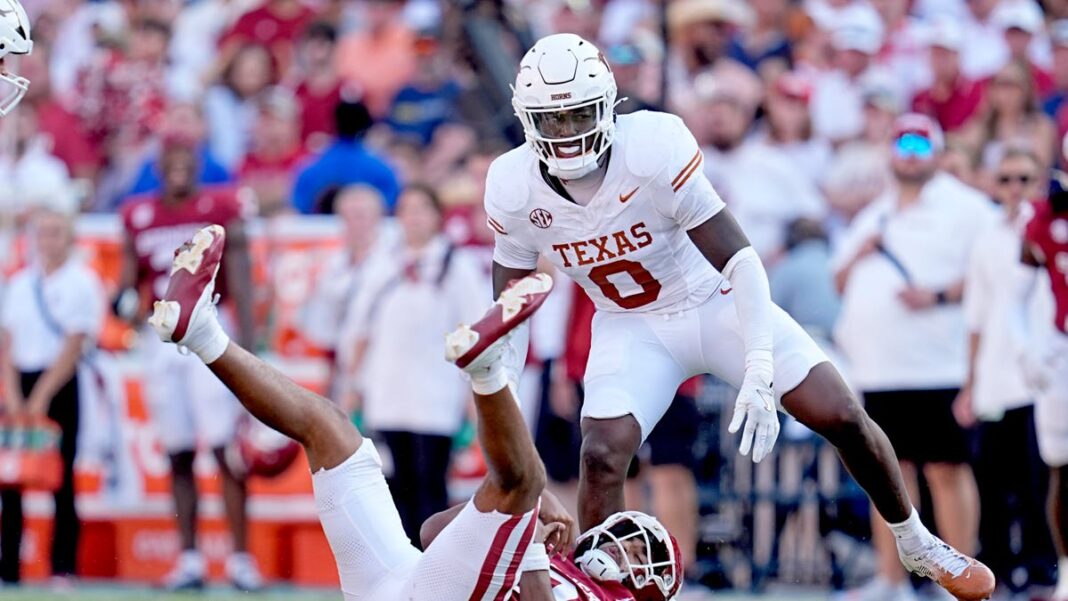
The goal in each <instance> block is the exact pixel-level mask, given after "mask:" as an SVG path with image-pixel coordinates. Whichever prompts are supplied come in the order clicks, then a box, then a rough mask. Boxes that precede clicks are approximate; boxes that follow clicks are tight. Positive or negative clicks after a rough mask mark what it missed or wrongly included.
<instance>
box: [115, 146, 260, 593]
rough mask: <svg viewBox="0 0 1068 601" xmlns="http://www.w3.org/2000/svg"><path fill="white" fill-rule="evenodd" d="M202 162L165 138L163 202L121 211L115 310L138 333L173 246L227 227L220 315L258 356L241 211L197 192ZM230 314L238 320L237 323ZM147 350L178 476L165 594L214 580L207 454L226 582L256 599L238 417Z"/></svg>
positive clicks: (163, 281)
mask: <svg viewBox="0 0 1068 601" xmlns="http://www.w3.org/2000/svg"><path fill="white" fill-rule="evenodd" d="M198 162H199V161H198V156H197V150H196V145H195V143H194V142H193V141H192V140H190V139H188V138H181V137H178V136H174V137H171V138H168V139H167V140H165V141H164V144H163V148H162V150H161V152H160V158H159V165H160V175H161V179H162V182H163V186H162V188H161V190H160V192H159V193H158V194H149V195H144V196H141V197H137V198H134V199H132V200H131V201H130V202H128V203H127V204H126V205H125V206H123V208H122V214H121V216H122V222H123V226H124V229H125V239H124V242H123V266H122V274H121V279H120V282H119V290H120V294H119V296H118V301H117V302H116V305H115V307H116V309H117V310H118V312H119V314H120V316H121V317H124V318H125V319H127V320H128V321H130V322H131V323H141V324H145V321H144V316H143V308H147V307H149V306H151V304H152V301H155V300H159V298H160V296H161V295H162V294H163V293H164V292H165V291H166V289H167V282H168V281H169V279H170V273H169V269H170V267H169V265H168V260H169V259H170V258H171V257H173V256H174V241H175V240H184V239H188V238H189V237H191V236H192V235H193V234H194V233H195V232H196V231H198V230H199V229H200V228H202V227H204V226H206V225H210V224H213V223H216V224H221V225H223V226H224V227H225V228H226V240H227V253H226V255H227V258H226V262H225V265H224V267H223V275H222V277H223V281H222V282H221V283H220V286H219V289H218V292H219V293H220V294H223V295H225V297H226V298H225V299H224V300H223V302H224V303H225V304H224V305H223V315H224V316H225V317H226V318H225V321H226V322H228V323H231V324H232V323H234V322H235V321H236V323H237V333H238V335H239V338H240V339H241V340H242V346H245V345H249V346H245V348H254V347H253V346H251V345H253V343H254V331H253V322H252V301H251V299H252V282H251V266H250V264H249V254H248V240H247V238H246V235H245V228H244V217H245V215H244V213H245V211H244V207H243V206H242V204H241V202H240V201H239V200H238V198H237V194H236V193H235V191H234V190H232V189H230V188H228V187H214V188H201V187H200V185H199V184H198V183H197V169H198ZM138 299H139V300H138ZM231 300H232V301H233V302H232V305H231V303H230V302H229V301H231ZM231 307H232V308H233V313H234V314H236V315H235V317H236V319H234V318H230V314H231V311H230V309H231ZM145 325H146V326H147V324H145ZM230 329H234V328H230ZM141 341H142V344H143V345H144V346H143V349H144V351H143V352H144V353H145V361H146V367H145V379H144V382H145V384H146V386H145V396H146V398H147V400H148V403H149V406H150V408H151V416H152V420H153V422H154V423H155V425H156V431H157V434H158V435H159V438H160V442H161V443H162V446H163V450H164V451H165V452H166V453H167V459H168V461H169V463H170V467H171V491H172V493H173V495H174V507H175V517H176V518H177V522H178V532H179V537H180V543H181V553H180V555H179V557H178V561H177V562H176V565H175V566H174V568H173V570H172V571H171V572H170V573H169V574H167V576H166V577H165V579H164V581H163V586H164V587H165V588H167V589H169V590H187V589H198V588H201V587H203V584H204V579H205V578H206V575H207V565H206V561H205V559H204V556H203V555H202V554H201V553H200V551H199V550H198V548H197V535H196V533H197V515H198V500H197V497H198V493H197V484H196V477H195V474H194V471H193V464H194V460H195V459H196V454H197V449H198V447H201V448H203V449H205V450H209V451H210V452H211V454H212V455H213V456H214V458H215V463H216V466H217V469H218V473H219V478H220V480H221V484H222V497H223V505H224V507H225V510H226V516H227V520H228V522H229V526H230V534H231V538H232V550H233V553H232V554H231V555H230V556H229V557H228V558H227V561H226V576H227V577H228V578H229V580H230V581H231V583H232V584H233V585H234V586H235V587H236V588H238V589H240V590H245V591H248V590H256V589H259V588H261V587H262V585H263V581H262V578H261V576H260V574H259V570H258V569H257V567H256V562H255V560H254V559H253V558H252V556H251V555H250V554H249V552H248V532H247V527H248V524H247V514H246V501H247V495H248V492H247V489H246V484H245V481H244V475H243V474H239V473H237V472H236V471H234V470H233V469H232V468H231V467H230V464H229V463H228V462H227V460H226V447H227V446H228V445H230V444H232V443H233V441H234V438H235V436H236V432H237V423H238V420H239V418H240V416H241V411H242V410H241V407H240V406H239V405H238V403H237V399H236V398H234V397H233V396H232V395H231V394H230V393H229V391H227V390H226V389H225V387H224V386H223V385H222V383H221V382H220V381H219V380H218V379H217V378H215V377H213V376H212V375H211V374H210V373H207V372H206V371H205V370H206V369H207V368H206V366H205V365H204V364H203V363H202V362H200V361H199V360H197V358H196V357H192V356H189V355H188V354H183V353H179V352H177V351H176V349H175V348H173V347H171V346H169V345H166V344H164V343H162V342H160V341H159V337H158V336H155V335H152V336H142V337H141Z"/></svg>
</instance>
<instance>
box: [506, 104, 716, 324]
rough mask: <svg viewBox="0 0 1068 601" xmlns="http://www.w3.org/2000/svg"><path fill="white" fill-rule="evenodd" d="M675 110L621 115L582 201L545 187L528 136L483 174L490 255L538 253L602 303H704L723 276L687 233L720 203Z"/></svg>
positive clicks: (517, 261)
mask: <svg viewBox="0 0 1068 601" xmlns="http://www.w3.org/2000/svg"><path fill="white" fill-rule="evenodd" d="M702 161H703V157H702V155H701V150H700V148H698V146H697V141H696V140H694V137H693V135H692V134H690V132H689V130H688V129H687V128H686V126H685V125H684V124H683V122H682V120H681V119H679V118H678V117H676V116H674V115H669V114H666V113H656V112H651V111H641V112H638V113H633V114H630V115H619V116H618V117H617V120H616V134H615V139H614V140H613V142H612V149H611V154H610V156H609V158H608V165H607V170H606V172H605V174H604V182H603V183H602V184H601V187H600V189H599V190H597V192H596V193H595V194H594V196H593V198H592V199H590V201H589V203H587V204H586V205H585V206H583V205H580V204H577V203H575V202H572V201H570V200H568V199H566V198H564V197H563V196H561V195H560V194H559V193H557V192H556V191H555V190H553V188H552V187H550V184H549V183H548V182H547V181H546V179H545V178H544V177H543V175H542V172H541V166H540V162H539V160H538V157H537V155H536V154H535V153H534V151H533V150H531V148H530V147H529V146H528V145H523V146H521V147H519V148H516V149H514V150H511V151H510V152H508V153H505V154H504V155H502V156H500V157H498V158H497V160H495V161H494V162H493V164H492V165H491V166H490V169H489V173H488V175H487V177H486V213H487V215H488V222H489V225H490V227H491V228H492V229H493V230H494V232H495V236H496V241H495V247H494V253H493V259H494V261H496V262H497V263H499V264H500V265H502V266H504V267H510V268H515V269H533V268H534V267H535V265H536V263H537V259H538V256H539V255H541V256H543V257H545V258H547V259H548V260H549V261H551V262H552V263H553V264H554V265H555V266H556V268H557V269H559V270H560V271H562V272H564V273H566V274H567V275H568V276H570V277H571V278H572V279H573V280H575V281H576V282H578V283H579V284H580V285H581V286H582V287H583V288H584V289H585V290H586V292H587V293H588V294H589V296H590V298H591V299H593V302H594V303H595V304H596V305H597V309H598V310H600V311H642V312H656V313H659V312H672V311H679V310H683V309H687V308H691V307H694V306H698V305H700V304H702V303H704V302H705V301H706V300H707V299H708V298H709V297H710V296H711V295H712V294H714V293H715V291H716V290H717V288H718V287H719V284H720V282H721V280H722V276H721V275H720V274H719V273H718V272H717V271H716V270H715V269H714V268H713V267H712V266H711V265H710V264H709V262H708V261H707V260H706V259H705V258H704V257H703V256H702V255H701V253H700V251H698V250H697V247H696V246H694V244H693V243H692V242H691V241H690V239H689V236H687V234H686V232H687V230H689V229H692V228H694V227H696V226H698V225H700V224H701V223H703V222H705V221H706V220H708V219H709V218H711V217H712V216H714V215H715V214H716V213H718V212H719V211H720V210H722V209H723V207H724V204H723V201H722V200H721V199H720V197H719V195H718V194H717V193H716V191H715V190H714V189H713V188H712V185H711V184H710V183H709V181H708V179H707V178H706V177H705V176H704V174H703V172H702V170H701V164H702Z"/></svg>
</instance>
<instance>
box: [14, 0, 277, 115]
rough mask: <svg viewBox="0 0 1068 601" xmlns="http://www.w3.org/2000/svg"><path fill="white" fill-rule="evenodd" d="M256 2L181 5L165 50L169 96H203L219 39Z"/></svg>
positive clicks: (209, 1)
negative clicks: (170, 94) (168, 65)
mask: <svg viewBox="0 0 1068 601" xmlns="http://www.w3.org/2000/svg"><path fill="white" fill-rule="evenodd" d="M258 1H259V0H197V2H188V3H183V6H182V9H181V11H179V13H178V15H177V16H176V17H175V18H174V21H173V22H172V23H171V43H170V48H169V49H168V51H167V55H168V58H169V59H170V69H169V71H170V72H169V73H168V83H169V84H170V89H171V93H172V95H175V96H178V97H180V98H193V97H198V96H200V95H201V94H203V92H204V90H205V89H206V88H207V86H208V85H209V84H210V83H211V81H212V80H214V79H215V76H216V75H217V73H216V70H217V69H218V68H219V66H220V65H218V58H219V40H220V39H221V38H222V36H223V34H224V33H226V32H227V31H228V30H230V28H231V27H232V26H233V25H234V23H236V22H237V20H238V19H239V18H240V17H241V16H242V15H244V14H245V13H247V12H248V11H250V10H252V9H253V8H255V6H256V4H257V3H258ZM35 33H36V31H35ZM35 50H36V49H35ZM35 83H36V82H35Z"/></svg>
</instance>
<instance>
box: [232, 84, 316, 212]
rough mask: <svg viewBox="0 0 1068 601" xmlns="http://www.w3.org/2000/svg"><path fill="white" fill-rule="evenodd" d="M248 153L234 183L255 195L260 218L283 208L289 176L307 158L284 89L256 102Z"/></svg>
mask: <svg viewBox="0 0 1068 601" xmlns="http://www.w3.org/2000/svg"><path fill="white" fill-rule="evenodd" d="M257 105H258V110H257V115H256V121H255V123H254V127H253V128H252V143H251V149H250V151H249V153H248V154H246V155H245V160H244V161H242V163H241V166H240V167H239V168H238V171H237V179H238V182H239V183H240V184H241V185H243V186H248V187H249V188H250V189H251V190H252V191H253V193H255V195H256V201H257V202H256V204H257V206H258V207H259V212H260V214H261V215H270V214H273V213H276V212H278V211H280V210H283V209H285V208H286V205H287V203H288V201H289V191H290V189H291V188H292V186H293V176H294V174H295V173H296V170H297V167H298V166H299V165H300V164H301V162H302V161H303V160H304V159H305V157H307V153H306V152H305V150H304V146H303V145H302V144H301V143H300V124H299V122H298V111H299V109H298V107H297V101H296V99H295V98H294V97H293V94H292V93H291V92H289V91H288V90H286V89H285V88H277V87H276V88H270V89H268V90H266V91H265V92H264V93H263V94H261V95H260V96H259V97H258V98H257Z"/></svg>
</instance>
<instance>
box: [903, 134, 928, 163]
mask: <svg viewBox="0 0 1068 601" xmlns="http://www.w3.org/2000/svg"><path fill="white" fill-rule="evenodd" d="M894 154H895V155H897V156H898V157H899V158H902V159H908V158H917V159H929V158H931V157H933V156H934V144H933V143H932V142H931V140H930V139H929V138H926V137H924V136H921V135H919V134H913V133H908V134H904V135H902V136H900V137H899V138H898V139H897V140H895V141H894Z"/></svg>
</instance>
